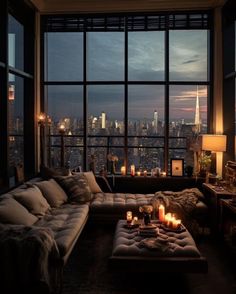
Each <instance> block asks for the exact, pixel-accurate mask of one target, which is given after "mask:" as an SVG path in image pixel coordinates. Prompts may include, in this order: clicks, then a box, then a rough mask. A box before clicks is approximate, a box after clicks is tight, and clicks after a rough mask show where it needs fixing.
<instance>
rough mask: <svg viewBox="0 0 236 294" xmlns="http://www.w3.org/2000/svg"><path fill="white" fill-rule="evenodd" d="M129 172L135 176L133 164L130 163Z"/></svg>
mask: <svg viewBox="0 0 236 294" xmlns="http://www.w3.org/2000/svg"><path fill="white" fill-rule="evenodd" d="M130 174H131V176H132V177H134V176H135V165H134V164H132V165H131V166H130Z"/></svg>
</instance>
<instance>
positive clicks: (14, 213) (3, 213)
mask: <svg viewBox="0 0 236 294" xmlns="http://www.w3.org/2000/svg"><path fill="white" fill-rule="evenodd" d="M37 220H38V218H37V217H36V216H35V215H33V214H31V213H30V212H29V211H28V210H27V209H26V208H25V207H24V206H22V205H21V204H20V203H19V202H17V201H16V200H15V199H14V198H5V199H3V200H2V201H0V222H2V223H7V224H15V225H25V226H32V225H33V224H34V223H35V222H36V221H37Z"/></svg>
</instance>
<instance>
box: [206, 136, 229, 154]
mask: <svg viewBox="0 0 236 294" xmlns="http://www.w3.org/2000/svg"><path fill="white" fill-rule="evenodd" d="M202 150H206V151H213V152H223V151H226V135H208V134H206V135H202Z"/></svg>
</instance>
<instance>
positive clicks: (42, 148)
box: [38, 113, 46, 166]
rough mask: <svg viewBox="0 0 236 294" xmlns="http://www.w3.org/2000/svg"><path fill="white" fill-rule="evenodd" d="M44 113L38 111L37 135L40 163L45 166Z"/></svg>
mask: <svg viewBox="0 0 236 294" xmlns="http://www.w3.org/2000/svg"><path fill="white" fill-rule="evenodd" d="M45 123H46V115H45V113H40V114H39V116H38V125H39V137H40V165H41V166H45V152H44V151H45Z"/></svg>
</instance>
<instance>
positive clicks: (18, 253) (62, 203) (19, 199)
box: [0, 172, 207, 293]
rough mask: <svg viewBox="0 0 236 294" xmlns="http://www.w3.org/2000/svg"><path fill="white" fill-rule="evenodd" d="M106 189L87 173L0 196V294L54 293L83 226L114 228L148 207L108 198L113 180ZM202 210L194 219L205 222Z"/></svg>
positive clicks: (130, 198)
mask: <svg viewBox="0 0 236 294" xmlns="http://www.w3.org/2000/svg"><path fill="white" fill-rule="evenodd" d="M111 180H112V182H111ZM98 184H100V185H98ZM110 184H111V185H109V182H108V181H107V180H106V179H104V178H103V177H97V178H96V179H95V177H94V175H93V174H92V172H86V173H78V174H77V173H76V174H74V175H68V176H62V175H56V176H55V175H54V178H51V176H47V177H46V179H45V177H43V178H42V177H38V178H34V179H32V180H30V181H28V182H26V183H24V184H22V185H21V186H19V187H17V188H15V189H13V190H11V191H10V192H8V193H5V194H3V195H1V196H0V278H1V279H2V281H0V285H1V286H0V287H2V289H3V293H4V291H8V292H9V291H10V292H9V293H14V291H15V293H19V289H21V290H22V292H23V293H28V292H29V293H30V292H31V293H32V291H34V293H42V292H45V293H57V292H60V290H61V281H62V274H63V267H64V265H65V264H66V261H67V260H68V258H69V256H70V253H71V251H72V249H73V247H74V245H75V243H76V241H77V239H78V238H79V236H80V234H81V232H82V230H83V228H84V226H85V224H86V222H87V220H88V219H89V221H90V222H93V224H94V225H96V224H97V222H98V221H102V222H111V221H112V222H115V221H117V220H118V219H120V218H124V217H125V212H126V211H127V210H132V211H133V212H134V213H135V214H137V215H139V206H141V205H145V204H150V201H151V200H152V198H153V196H154V194H140V193H139V194H138V193H122V192H112V191H111V190H112V188H113V189H115V185H114V181H113V179H110ZM112 184H113V187H112V188H111V187H110V186H112ZM101 187H102V189H103V190H102V189H101ZM183 187H184V188H186V187H185V186H183ZM180 188H181V187H178V189H180ZM127 189H128V190H129V189H130V187H128V188H127ZM157 189H158V186H157ZM147 191H148V188H147ZM206 210H207V207H206V205H205V204H204V203H203V201H202V199H199V201H198V203H197V205H196V212H194V213H195V216H197V215H198V213H199V215H203V216H204V217H205V215H206ZM204 217H203V219H204ZM22 244H24V246H22ZM29 244H30V245H29ZM45 244H46V245H47V246H45ZM9 257H10V258H9ZM36 257H37V258H36ZM16 260H17V261H18V267H17V268H15V267H14V264H16ZM32 261H34V262H32ZM42 264H43V265H44V267H42ZM6 265H7V266H6ZM13 268H14V271H13ZM27 291H28V292H27ZM37 291H38V292H37ZM0 292H1V293H2V291H1V289H0Z"/></svg>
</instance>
